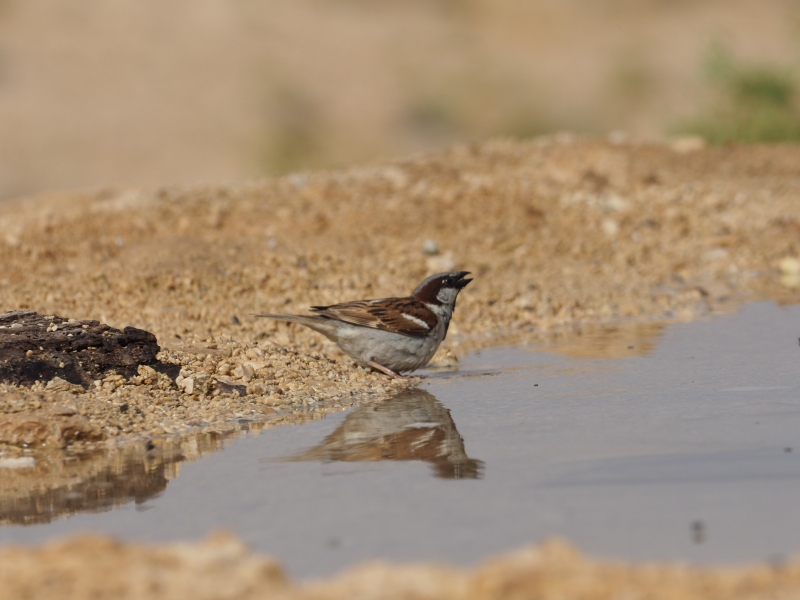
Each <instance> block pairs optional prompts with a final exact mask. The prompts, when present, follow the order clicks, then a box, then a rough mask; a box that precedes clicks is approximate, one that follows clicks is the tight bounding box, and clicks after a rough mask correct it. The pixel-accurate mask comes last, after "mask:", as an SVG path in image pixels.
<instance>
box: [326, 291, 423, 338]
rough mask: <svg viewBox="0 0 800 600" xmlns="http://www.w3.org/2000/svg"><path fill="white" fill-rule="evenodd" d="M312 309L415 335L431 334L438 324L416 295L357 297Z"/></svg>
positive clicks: (383, 328) (327, 315)
mask: <svg viewBox="0 0 800 600" xmlns="http://www.w3.org/2000/svg"><path fill="white" fill-rule="evenodd" d="M311 310H312V311H314V312H315V313H317V314H318V315H320V316H322V317H326V318H328V319H335V320H337V321H343V322H345V323H352V324H353V325H360V326H362V327H372V328H373V329H381V330H383V331H394V332H396V333H401V334H403V335H408V336H411V337H418V336H423V335H425V334H427V333H429V332H430V331H431V330H432V329H433V328H434V327H436V323H437V319H436V315H435V314H434V313H433V312H432V311H431V309H429V308H428V307H427V306H425V304H423V303H422V302H420V301H419V300H414V299H413V298H380V299H378V300H356V301H355V302H345V303H343V304H333V305H331V306H312V307H311Z"/></svg>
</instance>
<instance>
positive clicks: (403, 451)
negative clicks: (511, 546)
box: [289, 389, 483, 479]
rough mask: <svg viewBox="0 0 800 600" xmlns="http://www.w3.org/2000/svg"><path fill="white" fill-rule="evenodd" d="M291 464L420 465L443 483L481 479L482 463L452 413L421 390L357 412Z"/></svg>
mask: <svg viewBox="0 0 800 600" xmlns="http://www.w3.org/2000/svg"><path fill="white" fill-rule="evenodd" d="M289 460H301V461H305V460H320V461H343V462H364V461H379V460H422V461H425V462H427V463H430V464H431V465H432V467H433V471H434V474H435V475H436V477H441V478H444V479H479V478H480V477H482V475H483V462H482V461H480V460H476V459H474V458H469V456H467V452H466V450H465V449H464V440H463V438H462V437H461V435H460V434H459V433H458V429H456V424H455V423H454V422H453V418H452V417H451V416H450V411H449V410H448V409H446V408H445V407H444V406H442V403H441V402H439V401H438V400H437V399H436V397H435V396H434V395H433V394H430V393H428V392H426V391H425V390H420V389H409V390H404V391H402V392H400V393H399V394H397V395H395V396H392V397H391V398H389V399H388V400H386V401H385V402H382V403H380V404H376V405H371V406H362V407H359V408H357V409H355V410H354V411H353V412H351V413H350V414H349V415H347V417H346V418H345V420H344V422H343V423H342V424H341V425H339V427H337V428H336V431H334V432H333V433H331V434H330V435H329V436H327V437H326V438H325V439H324V440H322V443H320V444H319V445H317V446H315V447H313V448H311V449H310V450H307V451H305V452H302V453H301V454H298V455H295V456H292V457H290V458H289Z"/></svg>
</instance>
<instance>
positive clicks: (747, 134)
mask: <svg viewBox="0 0 800 600" xmlns="http://www.w3.org/2000/svg"><path fill="white" fill-rule="evenodd" d="M706 73H707V77H708V80H709V83H710V84H711V85H713V86H714V87H715V88H716V90H715V91H716V93H715V100H714V102H712V104H711V105H710V106H709V108H708V109H707V110H706V111H705V113H704V114H701V115H699V116H698V117H696V118H695V119H693V120H691V121H689V122H688V123H687V124H686V125H684V126H683V127H680V128H678V129H679V131H680V132H682V133H694V134H699V135H701V136H703V137H704V138H705V139H707V140H708V141H709V142H711V143H724V142H730V141H739V142H780V141H798V140H800V106H798V94H797V83H796V76H795V74H794V73H793V72H792V71H791V70H790V69H786V68H781V67H777V66H772V65H761V66H753V67H742V66H740V65H737V64H736V63H735V61H734V60H733V59H732V58H731V57H730V55H729V54H728V53H727V52H726V51H725V50H724V49H722V48H719V47H715V48H713V49H712V51H711V52H710V53H709V56H708V59H707V61H706Z"/></svg>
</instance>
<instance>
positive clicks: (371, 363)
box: [366, 360, 405, 379]
mask: <svg viewBox="0 0 800 600" xmlns="http://www.w3.org/2000/svg"><path fill="white" fill-rule="evenodd" d="M366 363H367V364H368V365H369V366H370V367H372V368H373V369H376V370H378V371H380V372H381V373H386V374H387V375H388V376H389V377H393V378H395V379H405V377H403V376H402V375H400V374H399V373H395V372H394V371H392V370H391V369H389V368H387V367H384V366H383V365H379V364H378V363H376V362H374V361H371V360H368V361H366Z"/></svg>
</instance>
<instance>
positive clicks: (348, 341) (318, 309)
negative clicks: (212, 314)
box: [253, 271, 472, 377]
mask: <svg viewBox="0 0 800 600" xmlns="http://www.w3.org/2000/svg"><path fill="white" fill-rule="evenodd" d="M467 275H469V271H455V272H452V273H437V274H436V275H431V276H430V277H428V278H427V279H426V280H425V281H423V282H422V283H420V284H419V285H418V286H417V289H415V290H414V291H413V292H411V295H410V296H408V297H406V298H380V299H378V300H356V301H354V302H345V303H344V304H334V305H332V306H312V307H311V310H312V311H313V312H314V313H316V314H313V315H253V316H256V317H266V318H268V319H278V320H279V321H290V322H292V323H300V324H301V325H305V326H306V327H310V328H311V329H313V330H314V331H318V332H319V333H321V334H322V335H324V336H325V337H327V338H328V339H329V340H331V341H333V342H336V344H337V345H338V346H339V348H341V349H342V350H343V351H344V353H345V354H347V355H348V356H349V357H350V358H352V359H353V360H355V361H356V362H357V363H358V364H360V365H363V366H365V367H372V368H373V369H376V370H378V371H381V372H382V373H385V374H386V375H389V376H390V377H401V375H400V373H404V372H408V371H414V370H415V369H419V368H420V367H423V366H425V365H426V364H428V361H430V359H431V358H433V355H434V354H435V353H436V349H437V348H439V344H441V343H442V340H444V336H446V335H447V328H448V326H449V325H450V319H451V317H452V316H453V311H454V310H455V308H456V298H457V297H458V292H460V291H461V290H463V289H464V288H465V287H466V285H467V284H468V283H469V282H470V281H472V279H469V278H467V277H466V276H467Z"/></svg>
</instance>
